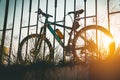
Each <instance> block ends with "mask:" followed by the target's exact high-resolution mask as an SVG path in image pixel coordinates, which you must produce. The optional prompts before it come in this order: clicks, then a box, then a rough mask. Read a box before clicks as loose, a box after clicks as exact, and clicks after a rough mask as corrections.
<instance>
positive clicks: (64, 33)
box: [63, 0, 66, 62]
mask: <svg viewBox="0 0 120 80" xmlns="http://www.w3.org/2000/svg"><path fill="white" fill-rule="evenodd" d="M65 22H66V0H64V23H63V25H64V26H65V24H66V23H65ZM63 34H64V39H63V45H64V46H65V27H64V29H63ZM64 51H65V50H64V48H63V62H65V52H64Z"/></svg>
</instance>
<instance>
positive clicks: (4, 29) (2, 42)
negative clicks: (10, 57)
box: [0, 0, 9, 64]
mask: <svg viewBox="0 0 120 80" xmlns="http://www.w3.org/2000/svg"><path fill="white" fill-rule="evenodd" d="M8 10H9V0H6V8H5V16H4V24H3V33H2V41H1V50H2V52H1V54H0V64H2V56H3V52H4V51H3V47H4V42H5V34H6V27H7V18H8Z"/></svg>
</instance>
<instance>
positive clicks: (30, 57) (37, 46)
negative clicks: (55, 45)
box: [18, 34, 54, 65]
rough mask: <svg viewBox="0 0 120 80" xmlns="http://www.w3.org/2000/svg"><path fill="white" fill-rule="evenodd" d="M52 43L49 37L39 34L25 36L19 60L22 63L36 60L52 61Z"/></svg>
mask: <svg viewBox="0 0 120 80" xmlns="http://www.w3.org/2000/svg"><path fill="white" fill-rule="evenodd" d="M52 51H53V49H52V45H51V43H50V41H49V40H48V39H47V38H43V37H42V38H41V36H40V35H39V34H31V35H28V36H27V37H25V38H24V39H23V40H22V42H21V43H20V45H19V51H18V60H19V63H20V64H24V65H29V64H32V63H33V62H35V61H47V62H51V61H52V59H53V56H54V55H53V54H52Z"/></svg>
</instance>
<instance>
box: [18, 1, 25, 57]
mask: <svg viewBox="0 0 120 80" xmlns="http://www.w3.org/2000/svg"><path fill="white" fill-rule="evenodd" d="M23 9H24V0H22V8H21V20H20V30H19V39H18V56H17V59H18V57H19V56H20V53H19V45H20V40H21V31H22V20H23Z"/></svg>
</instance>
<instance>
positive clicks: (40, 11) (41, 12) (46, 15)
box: [35, 8, 53, 17]
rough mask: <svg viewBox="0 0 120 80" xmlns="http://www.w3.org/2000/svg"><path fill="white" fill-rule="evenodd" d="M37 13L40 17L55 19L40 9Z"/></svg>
mask: <svg viewBox="0 0 120 80" xmlns="http://www.w3.org/2000/svg"><path fill="white" fill-rule="evenodd" d="M35 13H38V14H39V15H40V14H42V15H43V16H44V17H53V16H52V15H50V14H46V13H44V12H43V11H42V10H41V9H40V8H39V9H38V11H35Z"/></svg>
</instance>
